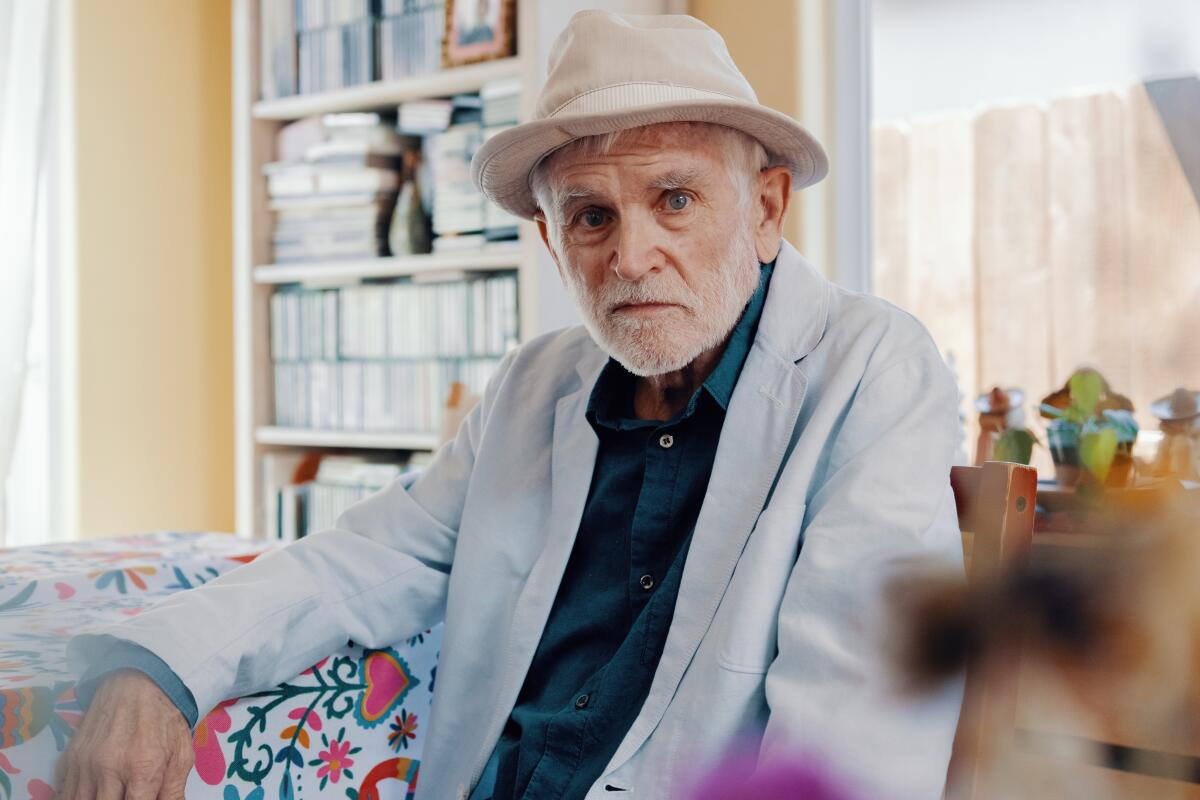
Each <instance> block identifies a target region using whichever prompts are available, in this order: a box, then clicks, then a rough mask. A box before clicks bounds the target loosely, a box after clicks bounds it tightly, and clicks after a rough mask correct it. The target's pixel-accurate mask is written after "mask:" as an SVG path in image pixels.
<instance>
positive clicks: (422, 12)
mask: <svg viewBox="0 0 1200 800" xmlns="http://www.w3.org/2000/svg"><path fill="white" fill-rule="evenodd" d="M380 11H381V13H382V17H381V18H380V20H379V69H380V77H382V78H383V79H384V80H385V81H390V80H395V79H396V78H409V77H414V76H417V75H428V74H429V73H431V72H437V71H438V70H439V69H441V66H442V37H443V36H445V34H446V4H445V3H444V2H443V1H442V0H383V4H382V7H381V8H380Z"/></svg>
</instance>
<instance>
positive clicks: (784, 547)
mask: <svg viewBox="0 0 1200 800" xmlns="http://www.w3.org/2000/svg"><path fill="white" fill-rule="evenodd" d="M804 508H805V506H804V504H803V503H787V502H784V501H776V502H774V503H772V504H771V505H770V506H768V507H767V509H766V510H765V511H763V513H762V514H761V515H760V516H759V518H758V523H757V524H756V525H755V526H754V531H753V532H752V533H751V534H750V538H749V540H747V542H746V549H745V550H744V551H743V552H742V557H741V558H740V559H739V560H738V564H737V567H736V569H735V570H734V573H733V578H732V580H730V582H729V588H728V590H727V591H726V592H725V597H724V599H723V600H722V601H721V605H720V607H719V608H718V609H717V617H716V619H715V620H714V623H715V625H716V628H717V631H718V636H719V647H718V650H717V661H718V663H719V664H720V666H721V667H723V668H724V669H727V670H732V671H734V672H748V673H763V672H766V671H767V670H768V669H769V668H770V666H771V662H772V661H774V660H775V654H776V642H777V639H778V635H777V634H778V624H779V607H780V604H781V603H782V602H783V594H784V591H785V590H786V589H787V583H788V578H789V577H790V576H791V574H792V568H793V567H794V566H795V564H796V556H797V554H798V553H799V550H800V541H801V531H802V530H803V526H804Z"/></svg>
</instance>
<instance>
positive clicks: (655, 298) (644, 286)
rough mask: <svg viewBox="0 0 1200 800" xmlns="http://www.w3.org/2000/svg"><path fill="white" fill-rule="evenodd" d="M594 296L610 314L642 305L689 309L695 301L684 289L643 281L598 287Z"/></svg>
mask: <svg viewBox="0 0 1200 800" xmlns="http://www.w3.org/2000/svg"><path fill="white" fill-rule="evenodd" d="M596 295H597V297H596V301H597V305H599V306H600V307H601V308H603V309H604V310H605V311H606V312H610V313H611V312H612V311H615V310H616V309H617V308H619V307H620V306H627V305H640V304H642V303H664V304H670V305H678V306H683V307H684V308H688V309H690V308H692V305H693V301H694V299H695V298H694V297H693V296H692V294H691V293H690V292H688V291H687V290H686V289H682V288H680V287H672V286H666V285H655V284H649V283H646V282H644V281H638V282H636V283H627V282H624V281H621V282H614V283H610V284H606V285H604V286H602V287H600V289H599V290H598V291H597V292H596Z"/></svg>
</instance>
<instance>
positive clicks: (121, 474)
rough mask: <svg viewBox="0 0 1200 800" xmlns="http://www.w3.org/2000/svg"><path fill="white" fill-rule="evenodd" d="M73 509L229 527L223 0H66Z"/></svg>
mask: <svg viewBox="0 0 1200 800" xmlns="http://www.w3.org/2000/svg"><path fill="white" fill-rule="evenodd" d="M74 14H75V23H74V30H75V34H74V39H75V44H74V47H75V75H74V78H75V103H76V142H77V149H76V169H77V181H78V207H77V209H76V213H77V215H78V241H77V245H78V270H79V272H78V302H79V317H78V326H79V461H80V468H79V469H80V474H79V523H80V532H81V534H82V535H83V536H85V537H92V536H106V535H114V534H120V533H132V532H137V531H145V530H152V529H175V530H189V529H209V530H232V529H233V503H234V499H233V492H234V481H233V340H232V332H233V310H232V294H233V292H232V266H231V258H232V255H231V251H232V239H231V237H232V231H231V210H230V197H231V191H232V190H231V183H230V181H231V177H230V175H231V157H232V156H231V133H230V106H231V96H230V7H229V0H75V7H74Z"/></svg>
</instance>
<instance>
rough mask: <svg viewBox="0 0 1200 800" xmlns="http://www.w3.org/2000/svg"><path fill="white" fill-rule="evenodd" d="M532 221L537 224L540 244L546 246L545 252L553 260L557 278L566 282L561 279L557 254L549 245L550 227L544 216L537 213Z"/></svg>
mask: <svg viewBox="0 0 1200 800" xmlns="http://www.w3.org/2000/svg"><path fill="white" fill-rule="evenodd" d="M533 221H534V222H536V223H537V229H538V235H539V236H541V237H542V244H544V245H546V250H547V252H549V253H550V258H552V259H554V266H555V267H556V268H557V269H558V277H559V279H560V280H562V281H563V282H564V285H565V282H566V278H565V277H563V271H562V264H561V263H560V262H559V260H558V253H556V252H555V251H554V246H553V245H552V244H550V225H549V224H548V223H547V222H546V215H545V214H543V213H542V212H541V211H538V212H537V213H536V214H534V215H533Z"/></svg>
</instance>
